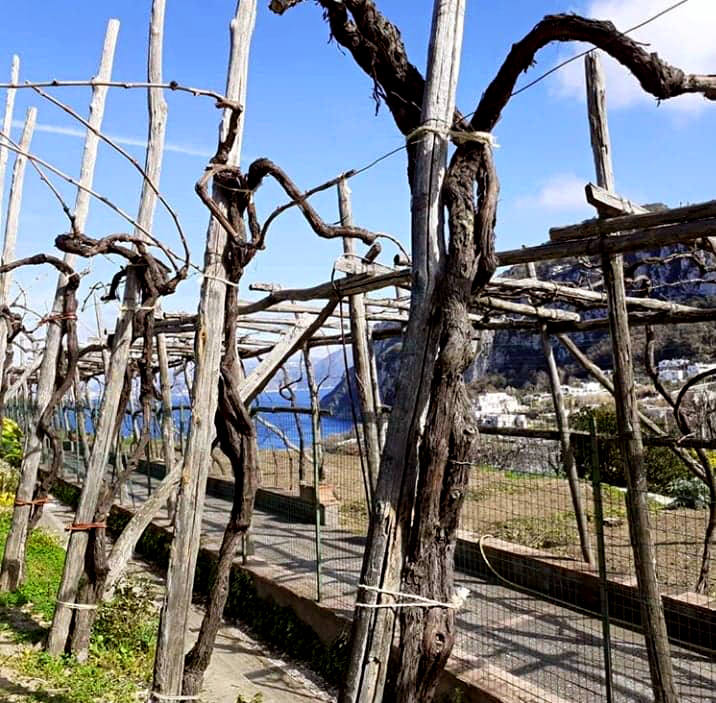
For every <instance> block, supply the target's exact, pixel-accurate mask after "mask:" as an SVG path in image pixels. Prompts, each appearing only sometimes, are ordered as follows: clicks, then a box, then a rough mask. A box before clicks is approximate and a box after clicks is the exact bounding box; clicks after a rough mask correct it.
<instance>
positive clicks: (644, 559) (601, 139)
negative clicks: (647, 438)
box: [585, 51, 678, 703]
mask: <svg viewBox="0 0 716 703" xmlns="http://www.w3.org/2000/svg"><path fill="white" fill-rule="evenodd" d="M585 71H586V80H587V104H588V109H589V125H590V135H591V141H592V151H593V154H594V163H595V167H596V171H597V184H598V185H599V186H600V187H602V188H604V189H606V190H608V191H612V192H614V190H615V189H614V172H613V169H612V163H611V157H610V146H609V143H610V142H609V131H608V127H607V116H606V99H605V88H604V80H603V76H602V71H601V66H600V62H599V56H598V54H597V53H596V52H595V51H592V52H590V53H589V54H587V55H586V56H585ZM602 272H603V276H604V288H605V292H606V294H607V299H608V301H609V328H610V332H611V338H612V349H613V355H614V390H615V393H614V400H615V405H616V413H617V422H618V428H619V439H620V442H619V444H620V447H621V450H622V455H623V458H624V463H625V465H626V478H627V498H626V503H627V515H628V519H629V533H630V536H631V543H632V549H633V552H634V568H635V571H636V577H637V583H638V585H639V591H640V593H641V596H642V597H641V599H640V605H641V617H642V627H643V629H644V639H645V641H646V650H647V656H648V659H649V671H650V673H651V682H652V689H653V693H654V700H655V701H656V703H677V701H678V698H677V695H676V689H675V687H674V677H673V669H672V663H671V652H670V646H669V638H668V635H667V631H666V621H665V620H664V608H663V604H662V601H661V594H660V592H659V584H658V581H657V575H656V555H655V554H654V543H653V540H652V535H651V528H650V525H649V508H648V504H647V491H648V487H647V484H646V470H645V467H644V446H643V443H642V438H641V425H640V422H639V415H638V410H637V399H636V389H635V386H634V369H633V366H632V351H631V339H630V336H629V321H628V317H627V307H626V292H625V288H624V263H623V258H622V256H621V255H613V256H610V255H609V254H604V255H603V256H602Z"/></svg>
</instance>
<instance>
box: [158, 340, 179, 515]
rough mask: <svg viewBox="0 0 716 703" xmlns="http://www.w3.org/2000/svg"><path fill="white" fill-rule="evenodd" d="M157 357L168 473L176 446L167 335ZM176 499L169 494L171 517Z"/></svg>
mask: <svg viewBox="0 0 716 703" xmlns="http://www.w3.org/2000/svg"><path fill="white" fill-rule="evenodd" d="M157 359H158V361H159V384H160V386H161V394H162V448H163V453H164V466H165V467H166V475H167V476H169V475H170V474H171V473H172V470H173V468H174V464H175V463H176V450H175V447H174V409H173V406H172V379H171V376H170V375H169V354H168V353H167V339H166V335H164V334H158V335H157ZM174 508H175V504H174V500H173V498H172V496H171V494H170V495H169V500H168V502H167V510H168V512H169V519H170V520H173V518H174Z"/></svg>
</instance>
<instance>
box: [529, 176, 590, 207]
mask: <svg viewBox="0 0 716 703" xmlns="http://www.w3.org/2000/svg"><path fill="white" fill-rule="evenodd" d="M586 183H587V179H585V178H580V177H579V176H577V175H576V174H574V173H556V174H554V175H553V176H550V177H549V178H547V179H545V180H544V181H542V182H541V183H540V184H539V190H538V191H537V193H535V194H532V195H524V196H521V197H518V198H517V199H516V203H515V204H516V205H517V206H518V207H520V208H528V207H529V208H534V207H538V208H541V209H543V210H551V211H569V212H573V211H575V210H582V209H584V208H585V207H586V205H587V201H586V199H585V196H584V186H585V185H586Z"/></svg>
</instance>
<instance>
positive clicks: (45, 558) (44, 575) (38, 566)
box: [0, 511, 65, 621]
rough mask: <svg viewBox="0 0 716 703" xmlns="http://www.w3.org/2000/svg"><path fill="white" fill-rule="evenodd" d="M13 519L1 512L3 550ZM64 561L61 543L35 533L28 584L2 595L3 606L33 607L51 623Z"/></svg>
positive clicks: (0, 541)
mask: <svg viewBox="0 0 716 703" xmlns="http://www.w3.org/2000/svg"><path fill="white" fill-rule="evenodd" d="M10 517H11V514H10V512H9V511H2V512H0V543H2V545H3V548H4V545H5V539H6V537H7V531H8V529H9V527H10ZM64 561H65V550H64V549H63V548H62V547H61V546H60V544H59V542H58V540H57V539H56V538H55V537H54V536H53V535H49V534H47V533H46V532H43V531H42V530H34V531H33V533H32V536H31V537H30V541H29V542H28V545H27V562H26V578H25V583H24V584H23V585H22V586H21V587H20V588H19V589H18V590H17V591H14V592H13V593H0V606H2V607H6V608H20V607H22V606H25V605H31V609H32V611H33V612H34V613H35V614H37V615H39V616H40V617H41V618H42V619H43V620H45V621H48V620H50V619H51V618H52V613H53V612H54V609H55V594H56V593H57V586H58V585H59V583H60V577H61V576H62V566H63V564H64Z"/></svg>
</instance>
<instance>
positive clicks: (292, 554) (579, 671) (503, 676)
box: [124, 476, 716, 703]
mask: <svg viewBox="0 0 716 703" xmlns="http://www.w3.org/2000/svg"><path fill="white" fill-rule="evenodd" d="M146 495H147V479H146V476H138V477H137V478H136V479H135V480H134V481H133V482H132V483H131V484H130V485H129V486H128V491H127V495H126V496H125V501H124V505H125V507H130V508H131V507H132V506H133V505H134V506H135V507H136V506H137V505H139V504H140V503H141V501H142V500H143V499H144V497H145V496H146ZM228 511H229V503H228V502H227V501H226V500H222V499H219V498H215V497H212V496H207V499H206V506H205V513H204V535H203V538H202V541H203V544H204V545H205V546H207V547H214V548H217V549H218V546H219V544H220V542H221V535H222V532H223V528H224V525H225V522H226V519H227V517H228ZM251 538H252V541H253V546H254V550H255V555H256V556H257V557H259V558H260V559H261V560H264V561H266V562H268V563H269V564H272V565H275V566H279V567H281V568H282V569H283V570H284V571H285V572H287V573H289V574H290V576H288V577H287V578H286V580H285V581H284V585H289V586H290V587H291V588H292V589H295V590H296V591H298V592H300V593H302V594H304V595H309V596H311V597H316V559H315V555H316V542H315V527H314V526H313V525H310V524H305V523H301V522H297V521H291V520H290V519H288V518H286V517H281V516H276V515H272V514H269V513H266V512H262V511H259V510H257V511H256V513H255V515H254V519H253V523H252V530H251ZM364 543H365V539H364V537H363V536H361V535H355V534H351V533H349V532H347V531H345V530H339V529H331V528H325V527H324V528H322V529H321V555H322V560H321V602H322V603H323V604H325V605H328V606H330V607H331V608H334V609H335V610H337V611H340V612H342V613H344V614H346V615H349V616H350V615H351V614H352V611H353V603H354V599H355V592H356V587H357V582H358V576H359V573H360V568H361V562H362V552H363V545H364ZM457 582H458V585H460V586H465V587H467V588H469V589H470V592H471V596H470V598H469V599H468V601H467V603H466V606H465V607H464V608H463V609H462V610H461V611H460V613H459V617H458V627H459V631H458V635H457V642H456V647H455V649H454V651H453V655H452V656H453V658H454V659H456V660H458V661H459V664H460V667H461V669H462V670H465V671H467V670H479V671H480V675H481V677H482V678H483V680H487V681H488V682H489V683H491V684H493V683H494V685H495V687H499V685H500V683H501V682H502V681H509V682H510V683H512V684H514V683H515V682H517V683H518V685H520V686H521V685H524V691H525V696H524V698H523V699H522V700H524V701H530V702H539V701H545V702H549V703H555V702H557V701H560V702H562V703H563V702H564V701H573V702H581V701H584V703H592V702H593V701H601V700H606V692H605V691H606V689H605V675H604V652H603V646H602V625H601V621H599V620H597V619H595V618H593V617H590V616H586V615H580V614H578V613H575V612H574V611H573V610H571V609H568V608H561V607H558V606H556V605H553V604H551V603H547V602H545V601H543V600H541V599H539V598H538V597H531V596H528V595H524V594H522V593H518V592H516V591H513V590H510V589H508V588H505V587H504V586H503V585H500V584H499V583H495V582H489V581H487V580H484V579H481V578H477V577H474V576H471V575H468V574H464V573H458V574H457ZM673 660H674V668H675V675H676V682H677V691H678V693H679V696H680V700H681V701H682V703H697V702H698V703H706V701H710V702H714V701H716V694H714V690H716V663H715V662H714V661H713V660H711V659H709V658H707V657H704V656H701V655H699V654H695V653H694V652H691V651H687V650H681V649H678V648H674V649H673ZM612 662H613V670H614V699H613V700H614V701H615V703H650V701H652V700H653V695H652V693H651V686H650V678H649V670H648V665H647V659H646V650H645V648H644V645H643V638H642V637H641V636H640V635H639V634H638V633H634V632H631V631H629V630H625V629H623V628H619V627H614V626H612ZM267 700H274V698H272V697H270V696H269V697H267Z"/></svg>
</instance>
